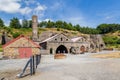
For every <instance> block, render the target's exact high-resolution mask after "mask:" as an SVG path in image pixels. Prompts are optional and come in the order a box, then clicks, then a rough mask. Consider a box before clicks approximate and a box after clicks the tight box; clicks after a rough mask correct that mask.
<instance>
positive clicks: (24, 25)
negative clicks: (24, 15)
mask: <svg viewBox="0 0 120 80" xmlns="http://www.w3.org/2000/svg"><path fill="white" fill-rule="evenodd" d="M22 27H23V28H28V27H29V22H28V21H27V20H26V19H24V20H23V21H22Z"/></svg>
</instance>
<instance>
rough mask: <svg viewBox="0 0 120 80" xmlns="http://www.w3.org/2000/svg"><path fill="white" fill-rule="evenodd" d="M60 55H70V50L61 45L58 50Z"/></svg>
mask: <svg viewBox="0 0 120 80" xmlns="http://www.w3.org/2000/svg"><path fill="white" fill-rule="evenodd" d="M58 53H68V50H67V48H66V47H65V46H64V45H60V46H58V48H57V49H56V54H58Z"/></svg>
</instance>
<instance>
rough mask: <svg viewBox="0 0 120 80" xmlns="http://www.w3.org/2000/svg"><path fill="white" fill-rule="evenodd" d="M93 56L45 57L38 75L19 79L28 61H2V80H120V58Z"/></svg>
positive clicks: (39, 67) (0, 67)
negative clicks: (18, 75)
mask: <svg viewBox="0 0 120 80" xmlns="http://www.w3.org/2000/svg"><path fill="white" fill-rule="evenodd" d="M103 53H104V52H101V53H100V54H103ZM105 53H106V54H108V53H111V52H105ZM96 54H98V53H96ZM92 55H93V54H92V53H91V54H88V53H87V54H83V55H69V54H68V55H67V57H66V58H65V59H54V56H53V55H44V56H42V59H41V64H40V65H39V66H38V68H37V71H36V74H35V75H33V76H30V75H28V76H26V77H23V78H17V77H16V75H17V74H19V73H20V72H21V70H22V69H23V66H25V64H26V62H27V59H22V60H19V59H17V60H14V59H12V60H1V61H0V80H1V79H2V78H5V79H3V80H120V58H96V57H94V58H93V57H91V56H92ZM94 55H95V54H94Z"/></svg>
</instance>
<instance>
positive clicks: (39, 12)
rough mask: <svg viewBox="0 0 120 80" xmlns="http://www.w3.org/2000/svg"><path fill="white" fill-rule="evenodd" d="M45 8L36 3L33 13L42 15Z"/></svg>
mask: <svg viewBox="0 0 120 80" xmlns="http://www.w3.org/2000/svg"><path fill="white" fill-rule="evenodd" d="M46 9H47V7H46V6H45V5H40V4H37V7H35V8H34V14H36V15H38V16H40V17H42V16H44V11H45V10H46Z"/></svg>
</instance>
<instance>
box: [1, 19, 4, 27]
mask: <svg viewBox="0 0 120 80" xmlns="http://www.w3.org/2000/svg"><path fill="white" fill-rule="evenodd" d="M0 27H4V22H3V20H2V19H1V18H0Z"/></svg>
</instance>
